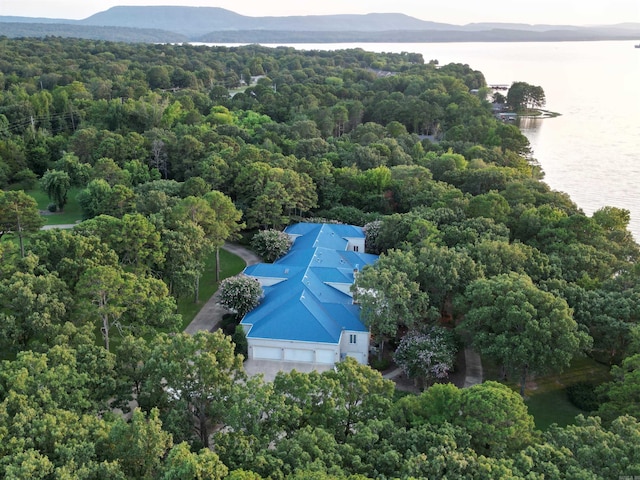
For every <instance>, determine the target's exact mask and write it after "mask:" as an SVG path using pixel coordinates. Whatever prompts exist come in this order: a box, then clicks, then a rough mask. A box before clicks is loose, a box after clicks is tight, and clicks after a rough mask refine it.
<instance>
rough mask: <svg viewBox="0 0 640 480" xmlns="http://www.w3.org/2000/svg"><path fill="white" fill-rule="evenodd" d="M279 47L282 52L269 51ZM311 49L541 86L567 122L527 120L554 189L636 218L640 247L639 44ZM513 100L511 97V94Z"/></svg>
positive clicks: (585, 206)
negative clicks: (375, 55)
mask: <svg viewBox="0 0 640 480" xmlns="http://www.w3.org/2000/svg"><path fill="white" fill-rule="evenodd" d="M266 46H275V45H266ZM289 46H292V47H295V48H298V49H304V50H319V49H321V50H337V49H344V48H362V49H365V50H369V51H375V52H395V53H399V52H418V53H421V54H422V55H423V57H424V59H425V61H426V62H428V61H429V60H433V59H435V60H438V62H439V63H440V64H441V65H444V64H446V63H452V62H454V63H466V64H468V65H470V66H471V67H472V68H474V69H476V70H480V71H481V72H482V73H484V76H485V78H486V80H487V83H489V84H511V83H512V82H514V81H523V82H527V83H530V84H533V85H539V86H541V87H542V88H543V89H544V91H545V94H546V98H547V105H546V108H547V109H549V110H551V111H554V112H558V113H560V114H561V116H559V117H556V118H550V119H544V120H531V121H524V122H522V124H521V129H522V132H523V133H524V134H525V135H526V136H527V138H528V139H529V141H530V143H531V147H532V150H533V157H534V158H535V159H536V160H537V161H538V162H539V164H540V165H541V166H542V168H543V170H544V172H545V181H546V183H547V184H548V185H549V186H550V187H551V188H552V189H554V190H559V191H563V192H566V193H568V194H569V196H570V197H571V198H572V199H573V200H574V201H575V202H576V203H577V204H578V206H579V207H580V208H581V209H582V210H583V211H584V212H585V213H586V214H587V215H591V214H592V213H593V212H594V211H596V210H598V209H599V208H602V207H603V206H606V205H609V206H614V207H619V208H625V209H627V210H629V211H631V222H630V224H629V229H630V230H631V232H632V233H633V235H634V237H635V239H636V241H640V49H637V48H634V42H631V41H615V42H544V43H538V42H535V43H534V42H532V43H358V44H291V45H289ZM505 94H506V93H505Z"/></svg>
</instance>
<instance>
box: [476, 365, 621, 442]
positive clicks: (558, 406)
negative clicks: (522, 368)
mask: <svg viewBox="0 0 640 480" xmlns="http://www.w3.org/2000/svg"><path fill="white" fill-rule="evenodd" d="M482 364H483V369H484V377H485V379H486V380H498V378H499V369H498V368H496V367H495V365H493V364H492V363H491V362H489V361H487V360H485V359H483V360H482ZM608 380H610V377H609V367H607V366H606V365H602V364H600V363H598V362H596V361H595V360H593V359H591V358H588V357H582V358H576V359H574V360H573V362H571V366H570V367H569V368H568V369H567V370H565V371H564V372H562V373H558V374H554V375H541V376H537V377H534V378H530V379H529V381H528V383H527V388H526V390H525V395H526V400H525V403H526V404H527V407H528V408H529V413H530V414H531V415H533V418H534V420H535V423H536V427H537V428H539V429H540V430H546V429H547V428H549V426H550V425H551V424H553V423H557V424H558V425H562V426H564V425H569V424H572V423H574V419H575V417H576V415H579V414H580V413H588V412H583V411H582V410H580V409H579V408H577V407H576V406H574V405H573V404H572V403H571V402H570V401H569V399H568V397H567V392H566V388H567V387H568V386H570V385H574V384H576V383H579V382H592V383H602V382H606V381H608ZM508 385H509V386H511V387H513V389H514V390H516V391H519V386H518V385H516V384H513V383H508Z"/></svg>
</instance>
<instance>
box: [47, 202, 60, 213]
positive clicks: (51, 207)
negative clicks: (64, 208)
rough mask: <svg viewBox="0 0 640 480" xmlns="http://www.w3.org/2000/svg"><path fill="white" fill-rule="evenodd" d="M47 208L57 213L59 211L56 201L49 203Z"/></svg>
mask: <svg viewBox="0 0 640 480" xmlns="http://www.w3.org/2000/svg"><path fill="white" fill-rule="evenodd" d="M47 210H49V211H50V212H51V213H56V212H57V211H58V206H57V205H56V204H55V203H50V204H49V205H47Z"/></svg>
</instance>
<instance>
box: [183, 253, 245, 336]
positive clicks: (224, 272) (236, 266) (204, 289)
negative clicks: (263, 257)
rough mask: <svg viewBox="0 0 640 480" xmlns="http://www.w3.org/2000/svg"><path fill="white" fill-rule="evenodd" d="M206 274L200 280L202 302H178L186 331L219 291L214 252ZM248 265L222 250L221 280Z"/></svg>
mask: <svg viewBox="0 0 640 480" xmlns="http://www.w3.org/2000/svg"><path fill="white" fill-rule="evenodd" d="M205 265H206V266H205V272H204V275H203V276H202V278H201V279H200V293H199V296H200V302H199V303H194V302H193V298H192V297H188V298H181V299H180V300H178V313H179V314H181V315H182V327H181V330H184V329H185V328H186V327H187V325H189V323H191V320H193V318H194V317H195V316H196V315H197V314H198V312H199V311H200V309H201V308H202V306H203V305H204V304H205V303H206V302H207V300H209V298H211V296H212V295H213V294H214V293H215V292H216V291H217V290H218V282H216V254H215V252H213V253H212V254H211V255H210V256H209V257H208V258H207V261H206V263H205ZM245 266H246V264H245V263H244V260H242V259H241V258H240V257H238V256H236V255H233V254H232V253H229V252H227V251H226V250H223V249H222V248H221V249H220V279H221V280H224V279H225V278H227V277H232V276H233V275H236V274H238V273H240V272H241V271H242V270H243V269H244V267H245Z"/></svg>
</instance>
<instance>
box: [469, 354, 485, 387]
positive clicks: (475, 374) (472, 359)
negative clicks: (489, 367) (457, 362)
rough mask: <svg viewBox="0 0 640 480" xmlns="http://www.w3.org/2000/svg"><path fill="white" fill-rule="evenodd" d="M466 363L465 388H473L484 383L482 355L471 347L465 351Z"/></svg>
mask: <svg viewBox="0 0 640 480" xmlns="http://www.w3.org/2000/svg"><path fill="white" fill-rule="evenodd" d="M464 361H465V371H464V373H465V378H464V388H469V387H473V386H474V385H478V384H479V383H482V377H483V372H482V361H481V360H480V355H478V353H477V352H476V351H474V350H472V349H471V348H470V347H466V348H465V349H464Z"/></svg>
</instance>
